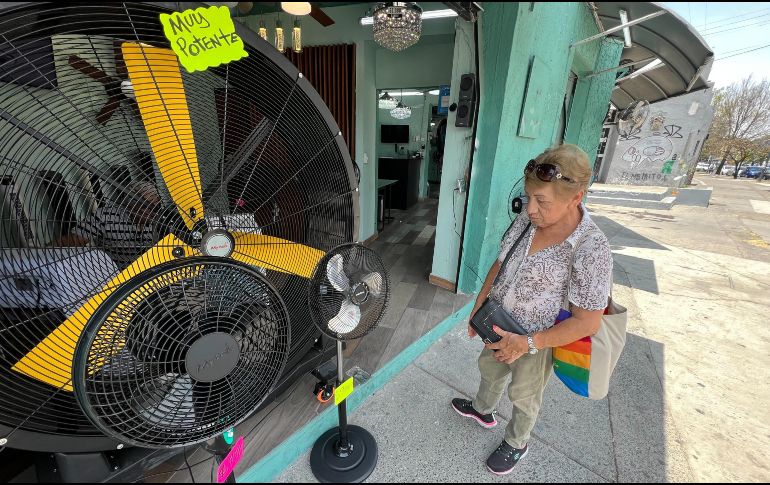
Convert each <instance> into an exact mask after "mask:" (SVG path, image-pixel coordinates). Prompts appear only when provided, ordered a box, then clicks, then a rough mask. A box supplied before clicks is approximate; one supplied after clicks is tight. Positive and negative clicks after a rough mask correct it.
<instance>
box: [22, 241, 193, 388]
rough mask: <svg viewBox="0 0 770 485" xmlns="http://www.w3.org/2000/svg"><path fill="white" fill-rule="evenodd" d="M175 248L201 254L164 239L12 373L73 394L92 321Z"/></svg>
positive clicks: (184, 245)
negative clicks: (75, 363) (75, 367)
mask: <svg viewBox="0 0 770 485" xmlns="http://www.w3.org/2000/svg"><path fill="white" fill-rule="evenodd" d="M175 247H181V248H183V249H184V251H185V255H186V256H192V255H194V254H198V252H197V250H195V249H193V248H191V247H189V246H187V245H186V244H185V243H184V242H182V241H181V240H179V239H178V238H177V237H176V236H174V235H173V234H169V235H168V236H166V237H164V238H163V239H161V240H160V242H158V243H157V244H156V245H155V246H153V247H152V248H150V249H148V250H147V251H146V252H145V253H144V254H142V255H141V256H139V258H138V259H137V260H136V261H134V262H133V263H131V264H130V265H129V266H128V267H127V268H126V269H124V270H123V271H121V272H120V273H118V275H117V276H115V277H114V278H113V279H112V280H111V281H110V282H109V283H107V284H106V285H105V286H104V287H103V288H102V290H101V291H100V292H99V293H97V294H96V295H94V296H92V297H91V298H90V299H89V300H88V301H87V302H86V303H84V304H83V305H82V306H81V307H80V308H78V309H77V310H76V311H75V313H73V314H72V316H70V317H69V318H67V320H65V321H64V323H62V324H61V325H59V326H58V327H56V329H54V331H53V332H51V333H50V334H48V336H47V337H46V338H44V339H43V340H42V341H41V342H40V343H39V344H37V345H36V346H35V348H33V349H32V350H30V351H29V352H28V353H27V355H25V356H24V357H22V358H21V360H19V361H18V362H17V363H16V364H15V365H14V366H13V367H12V369H13V370H15V371H16V372H19V373H21V374H24V375H26V376H29V377H32V378H34V379H37V380H39V381H43V382H45V383H47V384H50V385H52V386H54V387H57V388H61V389H64V390H65V391H70V392H72V360H73V358H74V355H75V346H76V345H77V343H78V339H79V338H80V334H81V333H83V330H84V329H85V327H86V324H87V323H88V319H89V318H91V315H92V314H93V313H94V312H95V311H96V309H97V308H98V307H99V305H101V304H102V302H104V300H105V299H106V298H107V297H108V296H109V295H110V294H111V293H112V292H113V291H115V289H117V287H118V286H120V285H121V284H123V283H125V282H126V281H128V280H129V279H131V278H133V277H134V276H136V275H138V274H139V273H141V272H142V271H145V270H148V269H150V268H152V267H154V266H157V265H159V264H161V263H165V262H166V261H171V260H173V259H175V258H174V256H173V255H172V254H171V252H172V250H173V249H174V248H175ZM151 283H152V282H151ZM151 283H150V284H151Z"/></svg>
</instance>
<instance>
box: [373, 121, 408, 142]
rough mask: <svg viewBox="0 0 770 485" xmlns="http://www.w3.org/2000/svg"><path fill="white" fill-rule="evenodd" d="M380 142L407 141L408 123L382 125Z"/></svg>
mask: <svg viewBox="0 0 770 485" xmlns="http://www.w3.org/2000/svg"><path fill="white" fill-rule="evenodd" d="M380 142H381V143H409V125H382V126H381V128H380Z"/></svg>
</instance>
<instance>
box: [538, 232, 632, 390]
mask: <svg viewBox="0 0 770 485" xmlns="http://www.w3.org/2000/svg"><path fill="white" fill-rule="evenodd" d="M578 245H579V242H578V244H577V245H576V246H575V247H577V246H578ZM573 265H574V253H573ZM571 271H572V266H570V275H569V280H568V281H570V282H571V281H572V274H571ZM610 288H612V285H610ZM563 306H564V308H569V284H568V286H567V298H565V303H564V305H563ZM571 316H572V313H571V312H570V311H568V310H564V309H563V308H562V309H561V310H560V311H559V315H558V316H557V317H556V323H557V324H559V323H561V322H563V321H564V320H566V319H568V318H570V317H571ZM627 327H628V310H627V309H626V308H625V307H623V306H622V305H619V304H617V303H615V302H614V301H613V299H612V295H610V297H609V300H608V301H607V308H606V310H605V311H604V315H603V316H602V323H601V326H600V327H599V331H598V332H596V334H594V335H590V336H588V337H585V338H582V339H580V340H577V341H575V342H572V343H571V344H569V345H564V346H562V347H556V348H554V349H553V370H554V374H556V377H558V378H559V380H561V381H562V382H563V383H564V385H565V386H567V387H568V388H569V389H570V390H571V391H572V392H574V393H575V394H577V395H579V396H583V397H587V398H589V399H595V400H599V399H604V397H606V396H607V393H608V392H609V389H610V377H612V371H614V370H615V365H616V364H617V363H618V359H619V358H620V353H621V352H622V351H623V347H625V345H626V329H627Z"/></svg>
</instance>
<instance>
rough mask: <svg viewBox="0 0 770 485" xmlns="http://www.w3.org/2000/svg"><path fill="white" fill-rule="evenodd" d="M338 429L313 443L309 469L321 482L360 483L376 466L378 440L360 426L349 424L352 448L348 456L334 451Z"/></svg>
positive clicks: (333, 429)
mask: <svg viewBox="0 0 770 485" xmlns="http://www.w3.org/2000/svg"><path fill="white" fill-rule="evenodd" d="M339 436H340V433H339V428H332V429H330V430H329V431H327V432H326V433H324V434H323V435H321V437H320V438H318V441H316V442H315V445H313V450H312V451H311V452H310V469H311V470H312V471H313V475H315V477H316V478H317V479H318V481H319V482H321V483H360V482H362V481H364V480H366V479H367V478H368V477H369V475H371V474H372V472H373V471H374V468H375V467H376V466H377V442H376V441H375V440H374V437H373V436H372V435H371V433H369V432H368V431H366V430H365V429H363V428H361V427H359V426H348V441H349V442H350V444H351V445H352V447H353V448H352V450H351V451H350V454H349V455H348V456H347V457H340V456H338V454H337V452H336V447H337V444H338V443H339Z"/></svg>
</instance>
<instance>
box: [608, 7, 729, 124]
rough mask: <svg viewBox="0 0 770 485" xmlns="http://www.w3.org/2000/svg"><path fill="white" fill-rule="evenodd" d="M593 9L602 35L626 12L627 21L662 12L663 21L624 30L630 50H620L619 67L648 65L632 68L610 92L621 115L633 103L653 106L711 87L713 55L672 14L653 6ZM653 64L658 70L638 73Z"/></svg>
mask: <svg viewBox="0 0 770 485" xmlns="http://www.w3.org/2000/svg"><path fill="white" fill-rule="evenodd" d="M595 5H596V7H597V9H598V11H597V14H598V15H599V19H600V20H601V22H602V24H603V26H604V28H605V29H610V28H612V27H616V26H618V25H620V24H621V20H620V10H625V11H626V12H627V15H628V20H629V21H632V20H634V19H638V18H640V17H644V16H645V15H649V14H651V13H654V12H656V11H658V10H665V11H666V14H664V15H660V16H658V17H655V18H652V19H649V20H646V21H644V22H642V23H639V24H636V25H632V26H631V27H629V29H630V33H631V43H632V44H633V45H632V47H625V48H624V49H623V55H622V56H621V58H620V59H621V63H624V62H639V61H645V60H647V61H646V62H639V63H638V64H635V65H634V66H633V70H634V72H632V73H631V74H629V75H627V76H625V77H623V78H621V79H619V80H618V82H617V84H616V86H615V89H614V90H613V91H612V98H611V100H612V104H614V105H615V106H617V107H618V108H621V109H623V108H625V107H627V106H628V105H629V104H631V103H632V102H634V101H636V100H642V99H644V100H647V101H649V102H651V103H653V102H655V101H660V100H662V99H666V98H670V97H673V96H678V95H680V94H685V93H688V92H691V91H698V90H700V89H705V88H707V87H710V86H711V85H712V83H709V81H708V76H709V73H710V72H711V65H712V64H713V62H714V52H713V51H712V50H711V48H710V47H709V45H708V44H707V43H706V41H705V40H704V39H703V37H701V36H700V34H698V32H697V31H696V30H695V29H693V28H692V26H691V25H690V24H689V23H688V22H687V21H686V20H684V19H683V18H682V17H680V16H679V15H678V14H677V13H675V12H674V11H673V10H671V9H670V8H667V7H665V6H664V5H662V4H659V3H654V2H627V3H620V2H597V3H595ZM611 35H613V36H614V37H617V38H619V39H620V40H623V38H624V37H623V31H622V30H621V31H619V32H616V33H613V34H611ZM655 59H660V61H662V63H663V64H662V65H659V67H655V68H654V69H649V68H648V69H649V70H647V71H646V72H641V73H639V71H642V70H643V69H644V68H645V67H646V66H648V65H649V64H651V63H652V62H655V61H654V60H655ZM650 67H652V66H650ZM637 73H638V74H637Z"/></svg>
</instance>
